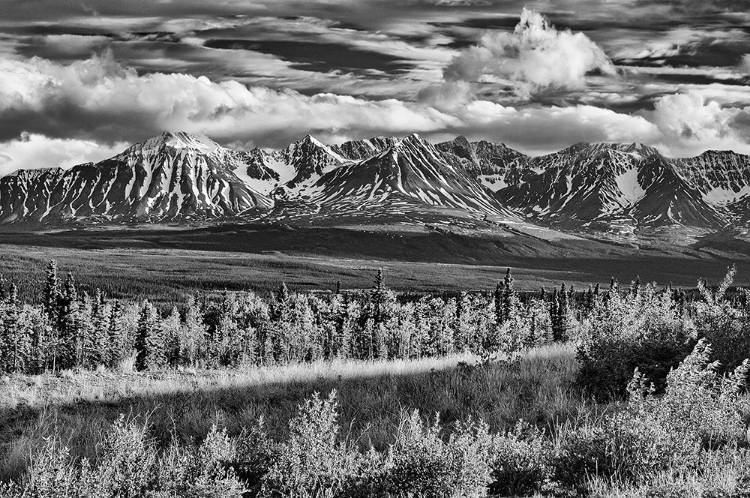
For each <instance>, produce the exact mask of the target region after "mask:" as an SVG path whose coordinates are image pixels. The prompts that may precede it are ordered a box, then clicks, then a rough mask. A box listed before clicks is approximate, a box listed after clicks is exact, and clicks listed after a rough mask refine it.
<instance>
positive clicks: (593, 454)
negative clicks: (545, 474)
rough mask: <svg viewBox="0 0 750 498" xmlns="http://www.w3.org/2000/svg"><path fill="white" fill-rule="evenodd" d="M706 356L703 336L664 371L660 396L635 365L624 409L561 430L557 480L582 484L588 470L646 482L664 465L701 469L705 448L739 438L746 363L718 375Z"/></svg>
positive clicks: (731, 446)
mask: <svg viewBox="0 0 750 498" xmlns="http://www.w3.org/2000/svg"><path fill="white" fill-rule="evenodd" d="M710 357H711V348H710V346H709V345H708V343H707V342H706V341H705V339H702V340H700V341H699V342H698V343H697V344H696V346H695V348H694V349H693V352H692V353H690V355H688V356H687V358H685V360H684V361H683V362H682V363H681V364H680V365H679V367H678V368H676V369H674V370H672V371H671V372H670V373H669V374H668V376H667V379H666V389H665V392H664V394H663V395H662V396H654V394H653V393H654V391H655V388H654V387H653V385H651V384H650V382H649V381H648V379H647V378H645V377H644V376H643V375H642V374H641V373H640V372H638V371H636V373H635V375H634V378H633V380H632V382H631V383H630V384H629V391H630V403H629V404H628V405H627V407H626V408H624V409H621V410H619V411H617V412H616V413H613V414H611V415H608V416H606V417H604V418H603V419H602V421H601V422H598V423H591V424H583V425H581V426H579V427H576V428H574V429H572V430H570V431H568V433H566V434H563V436H562V437H560V443H559V444H558V448H557V451H556V455H555V461H554V464H553V465H554V479H555V481H556V482H557V483H559V484H561V485H562V486H565V487H568V488H573V489H576V490H579V491H580V490H583V489H586V487H587V486H588V481H590V479H591V478H592V477H599V478H603V479H605V481H607V482H610V483H615V484H619V485H629V484H636V485H643V484H645V483H649V482H652V481H653V480H654V479H655V477H656V476H657V475H659V474H660V473H663V472H667V471H668V472H671V473H683V474H695V473H698V474H699V473H700V472H702V470H701V466H702V463H701V462H702V460H704V459H705V457H706V455H707V454H709V453H710V452H714V451H716V450H719V449H726V451H730V452H731V451H734V450H735V449H736V448H737V447H739V446H740V445H742V444H744V441H745V426H744V423H743V420H742V417H741V416H740V412H738V408H741V407H742V406H743V404H746V403H747V398H746V397H743V392H744V390H745V387H746V384H745V379H746V378H747V373H748V370H750V362H748V361H745V362H743V364H742V365H740V366H739V367H738V368H737V369H736V370H735V371H734V372H733V373H732V374H731V375H728V376H721V375H720V374H719V373H718V371H717V370H718V363H717V362H711V361H710Z"/></svg>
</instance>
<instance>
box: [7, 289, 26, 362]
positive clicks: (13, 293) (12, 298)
mask: <svg viewBox="0 0 750 498" xmlns="http://www.w3.org/2000/svg"><path fill="white" fill-rule="evenodd" d="M18 312H19V310H18V287H16V284H11V285H10V289H9V292H8V296H7V298H6V300H5V313H4V316H3V323H2V325H3V329H4V336H5V344H6V348H7V349H6V352H5V356H6V369H7V370H10V371H12V372H20V371H21V367H22V365H23V362H22V358H21V354H22V351H21V349H22V348H21V333H20V331H19V327H18Z"/></svg>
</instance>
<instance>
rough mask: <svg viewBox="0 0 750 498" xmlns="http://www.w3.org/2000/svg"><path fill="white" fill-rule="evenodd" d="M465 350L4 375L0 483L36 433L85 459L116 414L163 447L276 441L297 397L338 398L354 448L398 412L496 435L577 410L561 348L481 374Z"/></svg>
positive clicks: (376, 440)
mask: <svg viewBox="0 0 750 498" xmlns="http://www.w3.org/2000/svg"><path fill="white" fill-rule="evenodd" d="M477 360H478V359H477V358H475V357H472V356H471V355H460V356H455V355H454V356H450V357H446V358H434V359H425V360H419V361H392V362H372V363H362V362H355V361H347V362H332V363H323V362H321V363H314V364H308V365H290V366H280V367H271V368H256V369H250V370H246V371H215V372H206V371H203V372H191V371H183V372H174V371H171V372H163V373H159V372H156V373H148V374H146V373H131V374H128V373H114V372H102V373H95V372H82V373H75V374H74V373H72V372H64V373H63V374H62V375H60V376H50V375H45V376H33V377H25V376H13V377H10V378H7V379H6V380H4V381H3V382H2V383H0V462H2V465H1V466H0V480H3V479H7V478H10V477H17V476H18V475H19V473H20V472H21V471H22V470H23V469H24V468H25V466H26V465H27V464H28V462H29V456H30V455H31V454H32V452H33V450H34V448H37V447H39V446H40V445H42V443H43V441H44V438H45V437H49V436H51V435H53V434H57V435H58V436H59V437H60V438H61V440H62V442H63V443H64V444H65V445H68V446H70V448H71V449H72V451H73V453H74V454H75V455H79V456H88V457H90V458H93V457H95V456H96V451H97V445H99V444H100V443H101V441H102V439H103V434H104V433H105V430H106V429H107V428H108V426H109V424H111V423H112V422H114V421H115V420H116V419H117V418H118V416H119V415H120V414H126V415H128V416H131V417H139V418H140V419H141V421H142V420H144V419H147V420H148V422H149V423H150V424H151V426H152V435H153V437H155V438H157V439H158V440H159V441H161V442H162V443H166V442H167V441H168V440H169V439H171V438H172V436H173V435H176V436H177V437H178V438H179V440H180V441H182V442H186V441H188V440H190V439H191V438H193V439H197V440H200V439H202V438H203V437H205V436H206V434H207V433H208V431H209V430H210V428H211V425H212V424H216V425H218V426H220V427H226V428H227V429H228V431H229V433H230V434H239V433H240V432H241V430H242V429H243V428H244V427H249V426H252V425H253V424H254V423H255V422H256V421H257V419H258V417H260V416H263V417H264V419H265V421H266V428H267V430H268V433H269V435H270V436H273V437H277V438H281V437H284V436H286V434H287V432H288V429H289V428H288V421H289V419H291V418H292V417H293V416H294V415H295V414H296V412H297V407H298V405H299V404H300V403H302V401H303V400H304V399H305V398H307V397H309V396H310V395H312V394H313V393H314V392H320V393H324V394H326V395H327V394H328V393H329V392H330V391H331V390H332V389H335V390H336V391H337V392H338V397H339V400H340V404H341V407H342V418H341V425H342V426H343V427H345V428H346V429H347V430H350V431H351V433H352V434H354V435H360V434H361V435H362V437H361V438H360V442H361V444H362V446H363V447H365V448H366V447H367V446H369V445H370V444H373V445H374V446H375V447H376V448H378V449H384V448H385V447H387V445H388V444H390V443H392V442H393V435H394V433H395V429H396V427H397V425H398V423H399V418H400V416H401V414H402V412H403V411H409V410H413V409H418V410H420V412H421V413H423V414H425V415H427V416H432V415H433V414H435V413H437V412H439V413H440V418H441V420H442V421H443V422H446V423H452V422H454V421H457V420H465V419H467V418H468V417H473V418H474V419H482V420H484V421H486V422H487V423H488V424H489V425H490V427H491V428H492V429H493V430H495V431H497V430H501V429H504V428H508V427H511V426H513V425H514V424H515V422H516V421H517V420H518V419H519V418H524V419H526V420H530V421H532V422H534V423H539V424H541V425H551V424H554V423H555V422H559V421H564V420H566V419H568V418H571V417H575V416H576V415H577V413H578V412H579V411H580V410H582V409H586V407H587V404H586V403H585V402H584V401H583V400H582V399H581V397H580V396H579V395H577V394H576V393H575V392H574V391H573V390H572V383H573V380H574V378H575V375H576V372H577V364H576V362H575V359H574V351H573V349H572V348H571V347H570V346H565V345H554V346H547V347H544V348H539V349H536V350H534V351H531V352H529V353H528V354H526V355H525V356H524V358H523V359H522V360H521V361H520V362H519V363H518V364H516V365H511V366H509V365H505V364H502V363H498V364H492V365H490V366H487V367H474V368H471V367H460V366H459V363H460V362H464V363H465V364H469V365H472V364H475V363H476V362H477Z"/></svg>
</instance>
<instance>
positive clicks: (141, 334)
mask: <svg viewBox="0 0 750 498" xmlns="http://www.w3.org/2000/svg"><path fill="white" fill-rule="evenodd" d="M734 276H735V269H734V268H730V269H729V270H728V272H727V274H726V277H725V278H724V280H723V281H722V282H720V283H719V284H718V285H716V286H709V285H708V284H707V283H706V282H704V281H701V280H699V281H698V282H697V287H696V289H693V290H683V289H675V288H671V287H670V286H667V287H658V286H657V285H656V284H654V283H647V284H645V283H643V282H642V281H641V279H640V278H636V279H634V280H633V281H632V282H630V283H629V284H628V285H623V286H621V285H619V283H618V282H617V281H616V280H614V279H612V281H611V283H610V285H609V287H608V288H604V289H602V288H600V287H599V286H596V285H595V286H591V287H589V288H588V289H585V290H578V289H572V288H571V287H570V286H566V285H564V284H561V285H560V287H558V288H554V289H551V290H546V289H540V291H539V292H536V293H531V292H517V291H516V290H515V286H514V278H513V275H512V271H511V269H508V270H507V271H506V274H505V278H504V279H503V280H502V281H501V282H498V283H497V286H496V287H495V289H492V290H488V291H486V292H475V293H466V292H461V293H457V294H456V295H450V294H441V295H438V294H435V295H415V294H397V293H395V292H393V291H391V290H390V289H389V288H388V287H387V285H386V275H384V274H383V272H382V271H379V272H378V273H377V274H376V275H374V284H373V286H372V288H371V289H369V290H359V291H341V290H340V289H337V290H336V291H335V292H328V293H296V292H290V291H289V290H288V288H287V287H286V285H283V284H282V285H281V286H280V287H279V289H278V291H276V292H272V293H270V294H269V295H266V296H261V295H258V294H256V293H253V292H247V291H242V292H223V293H220V294H219V295H214V296H209V295H198V296H196V297H194V298H191V299H189V300H188V302H187V303H185V304H184V305H183V306H182V307H181V308H178V307H174V308H172V309H171V310H165V311H164V312H161V311H159V310H157V308H156V307H155V306H154V305H153V304H151V303H150V302H149V301H147V300H144V301H141V302H125V301H118V300H109V299H107V298H106V297H105V296H104V295H103V294H102V293H101V292H98V291H94V292H93V293H92V294H91V295H89V294H88V293H87V292H85V291H82V290H80V289H79V287H78V286H77V285H76V282H75V280H74V277H73V276H72V275H67V276H66V277H65V278H64V279H61V278H59V277H58V270H57V266H56V264H55V262H54V261H53V262H50V264H49V266H48V268H47V273H46V285H45V287H44V292H43V295H42V296H40V299H38V301H37V302H40V303H41V304H28V303H21V302H19V299H18V297H17V296H18V289H17V285H16V284H13V283H11V284H4V285H3V286H2V289H3V295H2V305H0V317H1V318H2V320H1V322H0V323H2V335H1V336H0V341H1V342H0V354H1V355H0V366H2V370H3V371H4V372H5V373H6V374H7V375H8V377H6V378H7V379H8V382H10V385H12V384H13V382H16V381H17V382H22V383H23V382H27V384H26V385H27V386H32V387H27V389H31V390H32V391H33V390H34V389H35V388H34V387H33V386H34V383H35V382H37V381H34V380H30V381H24V380H23V379H47V380H44V381H43V382H44V383H42V384H39V386H40V387H39V389H38V391H39V392H42V391H44V390H45V389H51V388H48V387H44V386H46V385H48V384H45V383H53V382H58V381H56V380H54V379H61V380H60V381H59V382H63V381H64V382H68V383H70V382H73V383H75V382H76V379H79V378H80V379H83V380H81V385H82V386H87V385H90V384H88V383H89V382H92V381H91V380H90V379H95V378H96V377H90V376H91V375H110V374H107V373H106V372H113V374H112V375H124V374H122V373H121V374H116V372H124V373H128V372H130V373H131V374H130V375H135V376H136V377H128V380H127V382H128V383H130V384H133V383H135V384H137V383H138V382H159V380H158V379H159V377H158V376H159V375H166V376H167V377H164V378H165V379H167V380H165V382H172V383H174V382H176V381H173V380H169V379H172V377H171V375H172V374H169V373H168V372H176V373H179V372H192V373H191V374H190V375H194V376H195V375H197V376H201V375H205V376H207V375H209V373H210V372H228V373H230V372H238V373H240V374H241V373H242V372H246V373H247V375H248V376H253V375H256V372H257V375H261V374H262V375H264V376H265V375H270V372H273V371H278V372H282V371H286V370H284V369H289V368H293V369H300V368H303V369H304V368H307V367H304V365H309V366H310V367H309V368H312V369H313V370H312V371H321V372H325V371H326V369H332V370H331V372H332V377H331V380H325V376H324V374H323V373H321V374H316V375H317V376H316V377H314V378H310V379H308V380H304V381H299V380H284V379H283V378H279V379H280V380H278V381H275V383H274V384H273V385H269V386H268V387H262V386H259V387H248V386H244V385H240V384H237V385H236V386H234V385H233V386H231V387H227V389H228V391H227V392H226V393H222V392H221V391H217V390H216V389H215V388H211V389H210V390H209V389H208V388H206V389H204V388H203V387H195V388H193V390H192V391H190V393H191V394H189V395H187V394H181V391H180V390H179V389H178V390H173V389H172V387H170V391H169V392H170V393H171V394H159V395H158V396H157V395H156V394H149V392H150V391H148V390H144V391H143V394H142V395H138V396H126V397H124V398H119V399H118V400H117V401H114V402H109V403H108V404H106V405H101V406H100V405H99V402H98V401H94V402H92V404H91V405H87V404H83V405H80V404H77V403H74V404H71V405H66V406H61V407H59V408H49V407H48V405H46V402H42V404H40V408H39V409H40V410H42V411H39V412H37V411H35V410H36V408H34V407H33V406H31V405H28V406H27V407H26V408H23V407H22V406H16V407H15V408H13V409H11V411H10V412H7V413H6V414H5V415H3V416H4V418H5V420H7V421H8V427H9V429H8V430H9V431H11V432H12V433H13V434H17V433H21V434H23V435H24V436H23V437H24V438H25V439H17V436H7V435H4V434H5V433H3V431H0V439H3V438H6V437H10V439H9V441H10V442H8V443H6V446H7V447H8V448H11V447H14V446H13V445H16V446H17V445H22V446H18V447H19V448H25V450H24V451H23V452H22V451H21V450H19V451H18V453H17V456H13V455H14V454H13V453H12V452H11V453H6V454H5V456H6V461H7V462H9V463H8V464H6V465H5V466H4V467H2V468H0V475H3V476H5V482H6V484H5V485H4V486H5V491H4V493H5V495H8V496H14V497H15V496H18V497H21V496H23V497H26V496H34V497H37V496H38V497H68V496H70V497H72V496H91V497H93V496H112V497H114V496H133V497H135V496H195V497H198V496H217V497H218V496H342V497H343V496H383V497H396V496H446V497H447V496H532V495H545V496H580V495H588V496H633V497H635V496H677V495H678V494H679V495H680V496H696V497H697V496H701V497H705V496H717V497H718V496H732V497H741V496H747V493H749V492H750V458H748V457H749V456H750V455H749V454H748V443H749V442H750V441H748V436H747V434H746V431H747V430H748V422H749V421H750V417H749V416H748V414H749V413H750V398H748V396H747V380H748V372H749V371H750V363H749V362H748V360H747V359H746V357H747V356H749V355H750V303H749V301H748V291H746V290H745V289H742V288H736V287H732V283H733V279H734ZM435 362H443V364H444V365H446V370H444V371H441V372H438V371H436V370H435V368H436V367H435V365H438V364H440V363H435ZM321 365H322V366H321ZM325 365H328V366H325ZM336 365H344V366H345V369H344V370H336V368H338V367H336ZM366 365H383V369H384V371H383V373H382V374H377V375H376V376H375V377H372V378H369V377H367V376H362V377H361V378H360V377H358V375H357V372H362V371H364V370H363V369H365V368H370V367H365V366H366ZM389 365H391V366H389ZM397 365H425V368H428V371H426V372H424V373H420V374H414V375H412V374H410V375H408V376H398V375H393V374H392V373H388V371H389V369H394V368H397ZM429 365H433V366H429ZM448 367H449V368H448ZM321 368H322V369H323V370H319V369H321ZM378 368H379V367H378ZM399 368H401V367H399ZM87 372H91V374H89V373H87ZM201 372H205V373H201ZM263 372H265V373H263ZM335 372H345V373H347V375H350V376H352V380H346V379H343V378H342V373H338V374H336V373H335ZM140 375H148V376H147V377H139V376H140ZM154 375H155V376H156V377H153V376H154ZM336 375H337V377H336ZM29 376H30V377H29ZM108 378H109V377H108ZM114 378H115V379H116V377H114ZM141 378H143V379H144V380H143V381H141V380H139V379H141ZM175 378H177V379H179V378H180V377H175ZM191 378H193V377H191ZM191 378H189V379H188V381H187V382H190V383H193V384H194V383H195V382H198V381H197V380H190V379H191ZM207 378H209V377H207ZM259 378H260V377H259ZM16 379H17V380H16ZM179 382H182V381H179ZM37 383H38V382H37ZM49 385H52V384H49ZM168 385H170V386H171V384H168ZM208 385H210V384H207V386H208ZM274 386H276V387H274ZM2 389H4V388H3V387H2V386H0V391H2ZM134 389H136V391H135V393H136V394H137V393H138V391H137V389H138V388H134ZM8 392H11V391H8ZM154 392H159V393H161V392H162V391H154ZM320 393H323V394H320ZM386 399H387V400H389V401H387V402H386ZM229 400H232V401H229ZM29 403H31V402H29ZM393 404H399V405H400V406H401V407H402V408H401V409H400V410H396V411H390V410H388V411H384V409H383V408H382V407H384V406H386V405H391V406H392V405H393ZM106 406H109V407H110V408H106V409H105V408H104V407H106ZM230 406H231V408H230ZM355 407H359V408H355ZM368 407H369V408H368ZM376 407H380V408H376ZM50 409H52V410H53V413H57V414H58V415H54V417H55V420H57V417H58V416H63V419H64V420H66V422H63V423H62V425H59V424H58V423H57V422H56V423H55V424H54V425H50V424H48V423H47V422H45V420H48V417H49V416H50V415H49V414H48V415H43V414H45V413H47V411H48V410H50ZM19 410H20V411H19ZM128 410H129V412H130V414H131V415H130V416H124V415H121V414H123V413H127V412H128ZM435 412H438V413H437V414H436V413H435ZM147 413H148V414H151V416H152V417H153V418H152V419H150V420H149V418H148V416H145V415H144V416H142V415H143V414H147ZM211 413H216V414H217V415H216V418H212V415H211ZM219 413H222V414H223V415H221V416H219V415H218V414H219ZM61 414H63V415H61ZM118 414H120V415H119V416H118ZM189 414H192V415H189ZM266 416H267V420H268V423H266V422H265V420H266ZM198 418H202V420H201V421H200V422H198V421H197V419H198ZM169 420H171V422H169V423H166V422H165V421H169ZM170 424H171V425H170ZM347 424H348V425H347ZM92 427H93V428H92ZM347 427H348V431H347V430H346V428H347ZM94 430H95V431H96V432H91V431H94ZM13 431H15V432H13ZM65 434H67V436H65V437H63V436H64V435H65ZM84 434H86V435H87V436H84ZM14 438H15V439H14ZM21 441H25V442H23V443H22V442H21ZM66 441H67V442H66ZM88 441H93V442H88ZM71 447H72V450H71ZM27 450H28V451H30V452H31V454H32V456H29V455H27V454H26V453H27ZM0 456H2V455H0ZM1 459H2V458H0V460H1ZM11 462H16V463H14V465H16V467H10V466H9V465H11ZM0 480H2V477H0ZM103 483H107V484H106V485H105V484H103ZM82 490H83V491H82ZM743 493H744V494H743Z"/></svg>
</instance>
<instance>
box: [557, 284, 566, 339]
mask: <svg viewBox="0 0 750 498" xmlns="http://www.w3.org/2000/svg"><path fill="white" fill-rule="evenodd" d="M568 328H569V295H568V291H567V290H566V289H565V284H562V285H561V286H560V292H559V293H558V294H557V330H556V331H555V340H556V341H564V340H565V339H567V338H568Z"/></svg>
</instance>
